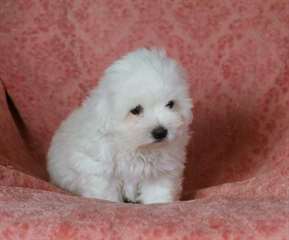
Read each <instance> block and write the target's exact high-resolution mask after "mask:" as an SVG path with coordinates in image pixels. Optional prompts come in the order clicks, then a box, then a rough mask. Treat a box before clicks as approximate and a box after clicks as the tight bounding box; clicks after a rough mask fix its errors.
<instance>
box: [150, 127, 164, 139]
mask: <svg viewBox="0 0 289 240" xmlns="http://www.w3.org/2000/svg"><path fill="white" fill-rule="evenodd" d="M151 134H152V136H153V138H154V139H155V140H157V142H160V141H162V140H163V139H165V138H166V137H167V135H168V130H167V129H166V128H164V127H163V126H158V127H156V128H154V129H153V130H152V132H151Z"/></svg>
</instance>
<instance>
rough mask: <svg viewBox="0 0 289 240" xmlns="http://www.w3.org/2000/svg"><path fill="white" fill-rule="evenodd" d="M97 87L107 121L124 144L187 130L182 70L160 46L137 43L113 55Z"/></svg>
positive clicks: (166, 139) (157, 140)
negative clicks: (150, 47) (152, 47)
mask: <svg viewBox="0 0 289 240" xmlns="http://www.w3.org/2000/svg"><path fill="white" fill-rule="evenodd" d="M98 91H99V92H102V94H101V95H102V98H103V102H105V103H104V104H105V105H106V107H105V108H106V110H105V111H106V114H107V115H108V119H107V120H106V121H108V122H110V123H111V127H110V129H111V131H112V133H113V134H115V135H116V136H117V141H119V142H120V143H121V144H124V145H125V146H130V147H132V148H141V147H149V146H152V145H154V146H162V145H163V144H168V143H171V142H173V141H175V140H176V139H178V138H179V137H182V136H183V135H184V134H186V131H187V128H188V125H189V124H190V122H191V120H192V112H191V108H192V102H191V99H190V97H189V93H188V88H187V83H186V81H185V75H184V73H183V70H182V68H181V67H180V66H179V65H178V64H177V63H176V62H175V61H174V60H172V59H170V58H169V57H167V56H166V54H165V52H164V51H161V50H148V49H139V50H136V51H134V52H132V53H129V54H128V55H126V56H124V57H123V58H121V59H120V60H118V61H116V62H115V63H114V64H112V65H111V66H110V67H109V68H108V69H107V71H106V72H105V75H104V78H103V80H102V81H101V83H100V85H99V89H98ZM102 112H103V114H105V113H104V111H102ZM100 114H102V113H100Z"/></svg>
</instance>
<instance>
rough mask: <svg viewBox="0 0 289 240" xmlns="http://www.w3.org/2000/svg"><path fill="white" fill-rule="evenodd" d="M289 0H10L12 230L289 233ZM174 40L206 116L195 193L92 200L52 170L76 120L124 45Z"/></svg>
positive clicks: (4, 193) (77, 235) (5, 61)
mask: <svg viewBox="0 0 289 240" xmlns="http://www.w3.org/2000/svg"><path fill="white" fill-rule="evenodd" d="M288 29H289V2H288V1H287V0H268V1H264V0H255V1H250V0H240V1H239V0H238V1H221V0H216V1H206V0H191V1H152V0H149V1H141V0H137V1H132V0H127V1H117V0H114V1H78V0H71V1H68V0H67V1H66V0H64V1H49V0H42V1H36V0H29V1H27V0H26V1H24V0H2V1H1V2H0V81H1V85H0V134H1V135H0V164H1V167H0V239H29V240H33V239H37V240H39V239H182V240H185V239H202V240H203V239H288V238H289V110H288V108H289V30H288ZM143 46H159V47H164V48H166V49H167V50H168V52H169V54H170V55H171V56H173V57H174V58H176V59H178V60H179V61H180V62H181V63H182V64H183V65H184V67H185V68H186V70H187V72H188V78H189V81H190V82H191V85H192V90H191V93H192V96H193V98H194V102H195V107H194V114H195V120H194V123H193V125H192V129H193V131H194V134H193V138H192V141H191V143H190V145H189V147H188V152H189V154H188V164H187V168H186V176H185V182H184V193H183V200H184V201H180V202H175V203H172V204H158V205H132V204H121V203H111V202H105V201H101V200H95V199H85V198H81V197H77V196H72V195H71V194H69V193H67V192H64V191H62V190H60V189H58V188H56V187H55V186H52V185H51V184H49V183H48V182H47V174H46V171H45V154H46V151H47V148H48V145H49V141H50V139H51V137H52V134H53V132H54V130H55V129H56V127H57V126H58V125H59V123H60V122H61V120H62V119H64V118H65V117H66V116H67V114H68V113H69V112H70V111H71V110H72V109H74V108H75V107H76V106H77V105H78V104H80V102H81V100H82V99H83V98H84V97H85V96H86V95H87V93H88V91H89V90H90V89H91V88H92V87H93V86H95V85H96V84H97V81H98V80H99V78H100V76H101V74H102V72H103V70H104V69H105V68H106V67H107V66H108V65H109V64H110V63H111V62H112V61H114V60H115V59H116V58H118V57H119V56H121V55H122V54H124V53H126V52H128V51H130V50H132V49H135V48H137V47H143Z"/></svg>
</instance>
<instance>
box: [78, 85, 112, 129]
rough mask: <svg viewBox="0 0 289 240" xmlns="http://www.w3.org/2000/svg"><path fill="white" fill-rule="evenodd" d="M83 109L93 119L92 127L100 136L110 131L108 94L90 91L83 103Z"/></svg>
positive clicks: (110, 110) (110, 107)
mask: <svg viewBox="0 0 289 240" xmlns="http://www.w3.org/2000/svg"><path fill="white" fill-rule="evenodd" d="M83 105H84V107H85V108H86V110H87V111H88V112H89V115H91V117H92V119H94V120H93V121H94V124H95V125H94V127H95V128H97V129H98V131H99V132H100V133H101V134H108V133H109V132H110V131H111V130H112V125H113V122H112V119H113V118H112V100H111V98H110V97H109V94H106V93H105V92H102V91H100V89H97V90H96V91H95V90H94V91H92V92H91V94H90V96H89V97H88V98H87V99H86V101H85V102H84V104H83Z"/></svg>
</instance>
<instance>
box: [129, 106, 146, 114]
mask: <svg viewBox="0 0 289 240" xmlns="http://www.w3.org/2000/svg"><path fill="white" fill-rule="evenodd" d="M130 112H131V113H132V114H133V115H139V114H141V113H142V112H143V107H142V106H141V105H137V106H136V107H135V108H133V109H131V110H130Z"/></svg>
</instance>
